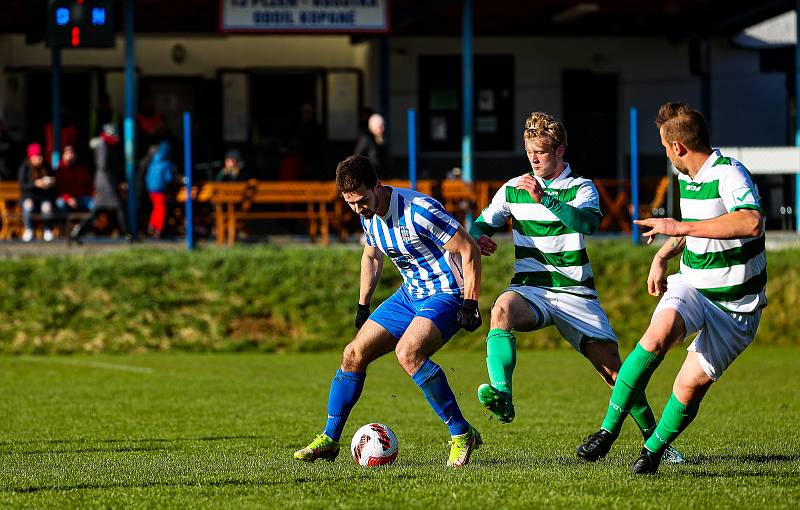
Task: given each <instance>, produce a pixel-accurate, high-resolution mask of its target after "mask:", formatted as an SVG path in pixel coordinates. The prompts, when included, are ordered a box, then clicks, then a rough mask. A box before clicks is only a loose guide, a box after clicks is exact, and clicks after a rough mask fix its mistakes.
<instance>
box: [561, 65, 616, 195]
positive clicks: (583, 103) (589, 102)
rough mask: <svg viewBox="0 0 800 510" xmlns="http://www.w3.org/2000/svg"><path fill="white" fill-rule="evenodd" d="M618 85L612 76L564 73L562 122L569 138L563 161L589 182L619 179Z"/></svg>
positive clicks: (591, 73)
mask: <svg viewBox="0 0 800 510" xmlns="http://www.w3.org/2000/svg"><path fill="white" fill-rule="evenodd" d="M618 81H619V80H618V77H617V75H616V74H613V73H595V72H593V71H589V70H565V71H564V72H563V74H562V82H561V83H562V85H561V87H562V96H561V97H562V101H563V112H564V119H563V120H564V125H565V126H566V128H567V138H568V147H567V152H566V155H565V157H564V159H565V160H566V161H567V162H568V163H569V164H570V165H571V166H572V168H573V169H574V170H575V171H576V172H577V173H579V174H581V175H584V176H586V177H588V178H592V179H596V178H617V177H618V169H617V103H618V99H617V98H618V94H619V92H618V90H619V83H618ZM620 171H621V169H620Z"/></svg>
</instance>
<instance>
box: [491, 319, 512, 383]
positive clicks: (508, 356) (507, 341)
mask: <svg viewBox="0 0 800 510" xmlns="http://www.w3.org/2000/svg"><path fill="white" fill-rule="evenodd" d="M516 364H517V339H516V338H514V335H513V334H512V333H511V332H510V331H505V330H502V329H497V328H495V329H492V330H490V331H489V334H488V335H487V336H486V368H487V369H488V370H489V381H490V382H491V383H492V386H494V387H495V388H497V389H498V390H500V391H504V392H506V393H508V394H509V395H511V376H512V374H513V373H514V366H516Z"/></svg>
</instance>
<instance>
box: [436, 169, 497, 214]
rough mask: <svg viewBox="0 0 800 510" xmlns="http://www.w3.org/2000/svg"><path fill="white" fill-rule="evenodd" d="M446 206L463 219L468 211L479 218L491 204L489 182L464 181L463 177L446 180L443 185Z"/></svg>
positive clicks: (443, 197)
mask: <svg viewBox="0 0 800 510" xmlns="http://www.w3.org/2000/svg"><path fill="white" fill-rule="evenodd" d="M441 193H442V201H443V202H444V204H443V205H444V208H445V209H447V211H448V212H449V213H450V214H453V215H455V216H456V217H457V218H459V219H460V220H463V219H464V218H463V217H464V215H466V214H467V213H469V214H472V215H473V217H475V218H477V217H478V215H479V214H480V213H481V211H483V209H484V208H485V207H486V206H487V205H489V201H490V200H491V197H490V196H489V182H487V181H477V182H464V181H462V180H461V179H452V180H444V181H442V185H441Z"/></svg>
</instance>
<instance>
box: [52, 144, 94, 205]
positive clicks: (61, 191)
mask: <svg viewBox="0 0 800 510" xmlns="http://www.w3.org/2000/svg"><path fill="white" fill-rule="evenodd" d="M56 187H57V188H58V198H57V199H56V209H57V210H58V211H59V212H60V213H64V214H66V213H70V212H73V211H91V210H93V209H94V199H92V193H93V192H94V185H93V184H92V175H91V174H90V173H89V169H88V168H86V165H84V164H82V163H81V162H79V161H78V158H77V156H76V154H75V147H73V146H72V145H67V146H66V147H64V154H63V155H62V156H61V162H60V163H59V164H58V170H56Z"/></svg>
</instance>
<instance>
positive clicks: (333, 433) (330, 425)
mask: <svg viewBox="0 0 800 510" xmlns="http://www.w3.org/2000/svg"><path fill="white" fill-rule="evenodd" d="M366 378H367V374H362V373H359V372H343V371H342V369H341V368H340V369H339V370H337V371H336V376H335V377H334V378H333V381H331V393H330V395H328V422H327V423H326V424H325V435H326V436H328V437H329V438H331V439H333V440H334V441H338V440H339V438H340V437H341V436H342V430H343V429H344V424H345V423H346V422H347V417H348V416H350V410H351V409H353V406H354V405H356V402H358V397H360V396H361V390H362V389H363V388H364V379H366Z"/></svg>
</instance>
